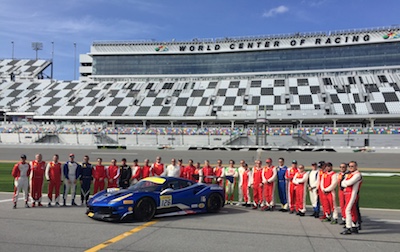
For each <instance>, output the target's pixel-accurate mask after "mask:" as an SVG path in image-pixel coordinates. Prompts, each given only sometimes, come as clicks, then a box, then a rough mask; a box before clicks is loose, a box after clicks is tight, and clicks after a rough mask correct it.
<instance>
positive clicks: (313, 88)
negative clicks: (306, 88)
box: [310, 86, 321, 94]
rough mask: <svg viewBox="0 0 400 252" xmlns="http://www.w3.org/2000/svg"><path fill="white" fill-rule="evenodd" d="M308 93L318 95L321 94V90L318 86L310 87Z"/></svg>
mask: <svg viewBox="0 0 400 252" xmlns="http://www.w3.org/2000/svg"><path fill="white" fill-rule="evenodd" d="M310 91H311V94H318V93H320V92H321V89H320V87H319V86H310Z"/></svg>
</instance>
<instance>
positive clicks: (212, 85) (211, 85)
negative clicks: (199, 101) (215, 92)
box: [207, 81, 218, 89]
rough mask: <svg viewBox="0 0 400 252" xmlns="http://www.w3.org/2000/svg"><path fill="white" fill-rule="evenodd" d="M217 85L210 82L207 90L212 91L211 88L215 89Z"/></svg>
mask: <svg viewBox="0 0 400 252" xmlns="http://www.w3.org/2000/svg"><path fill="white" fill-rule="evenodd" d="M217 83H218V82H216V81H211V82H210V83H208V87H207V88H208V89H212V88H216V87H217Z"/></svg>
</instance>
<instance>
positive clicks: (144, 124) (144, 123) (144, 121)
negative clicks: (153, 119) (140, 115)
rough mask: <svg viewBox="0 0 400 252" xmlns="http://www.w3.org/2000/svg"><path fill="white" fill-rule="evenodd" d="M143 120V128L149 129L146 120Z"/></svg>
mask: <svg viewBox="0 0 400 252" xmlns="http://www.w3.org/2000/svg"><path fill="white" fill-rule="evenodd" d="M142 122H143V128H145V129H147V127H146V120H143V121H142Z"/></svg>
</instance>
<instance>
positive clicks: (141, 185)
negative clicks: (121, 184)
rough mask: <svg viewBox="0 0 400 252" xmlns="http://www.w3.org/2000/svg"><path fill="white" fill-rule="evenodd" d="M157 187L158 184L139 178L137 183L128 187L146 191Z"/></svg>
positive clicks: (158, 186)
mask: <svg viewBox="0 0 400 252" xmlns="http://www.w3.org/2000/svg"><path fill="white" fill-rule="evenodd" d="M158 188H160V184H158V183H154V182H152V181H145V180H141V181H139V182H138V183H137V184H135V185H132V186H130V187H129V189H130V190H135V191H148V192H152V191H155V190H157V189H158Z"/></svg>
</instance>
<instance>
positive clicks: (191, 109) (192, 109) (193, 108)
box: [184, 107, 197, 116]
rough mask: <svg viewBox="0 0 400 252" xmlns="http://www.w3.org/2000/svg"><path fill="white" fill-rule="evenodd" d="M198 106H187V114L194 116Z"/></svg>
mask: <svg viewBox="0 0 400 252" xmlns="http://www.w3.org/2000/svg"><path fill="white" fill-rule="evenodd" d="M196 109H197V107H186V109H185V113H184V115H185V116H194V113H196Z"/></svg>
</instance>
